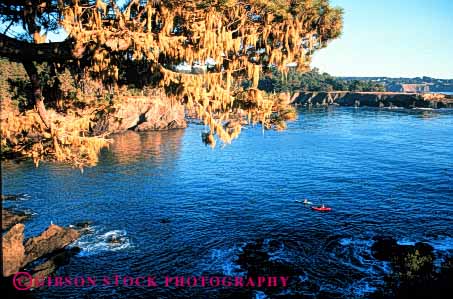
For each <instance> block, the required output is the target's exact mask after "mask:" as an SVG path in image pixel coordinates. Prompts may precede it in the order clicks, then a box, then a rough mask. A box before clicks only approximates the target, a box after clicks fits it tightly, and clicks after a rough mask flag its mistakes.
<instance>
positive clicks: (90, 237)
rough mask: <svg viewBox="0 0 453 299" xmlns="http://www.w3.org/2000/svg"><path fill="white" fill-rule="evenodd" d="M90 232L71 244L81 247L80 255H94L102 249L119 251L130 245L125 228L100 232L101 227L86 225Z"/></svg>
mask: <svg viewBox="0 0 453 299" xmlns="http://www.w3.org/2000/svg"><path fill="white" fill-rule="evenodd" d="M88 230H89V231H90V233H87V234H85V235H83V236H82V237H81V238H80V239H79V240H77V241H76V242H75V243H74V244H73V246H77V247H79V248H80V249H81V251H80V253H79V255H80V256H91V255H96V254H98V253H100V252H104V251H121V250H125V249H128V248H130V247H132V245H131V242H130V240H129V238H128V237H127V232H126V231H125V230H111V231H108V232H105V233H102V230H101V229H97V228H96V227H88Z"/></svg>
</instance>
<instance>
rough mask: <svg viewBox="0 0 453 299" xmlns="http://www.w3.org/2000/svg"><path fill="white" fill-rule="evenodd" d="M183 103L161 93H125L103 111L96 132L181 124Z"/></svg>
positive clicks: (144, 129) (181, 125)
mask: <svg viewBox="0 0 453 299" xmlns="http://www.w3.org/2000/svg"><path fill="white" fill-rule="evenodd" d="M184 117H185V115H184V106H183V105H182V104H181V103H177V102H174V101H171V100H170V99H168V98H167V97H165V95H162V96H128V97H123V98H122V99H121V101H119V102H118V103H117V104H115V105H114V106H113V108H112V109H110V111H109V112H108V113H105V114H103V115H102V116H101V117H100V119H99V121H98V122H97V123H96V126H95V127H94V131H95V133H96V134H99V133H104V132H107V133H118V132H122V131H126V130H134V131H148V130H166V129H177V128H185V127H186V126H187V125H186V121H185V119H184Z"/></svg>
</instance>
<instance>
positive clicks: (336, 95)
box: [293, 91, 453, 108]
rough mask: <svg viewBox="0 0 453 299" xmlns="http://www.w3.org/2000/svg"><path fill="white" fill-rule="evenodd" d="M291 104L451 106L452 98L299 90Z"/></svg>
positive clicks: (443, 96) (406, 106) (320, 105)
mask: <svg viewBox="0 0 453 299" xmlns="http://www.w3.org/2000/svg"><path fill="white" fill-rule="evenodd" d="M293 104H296V105H302V106H307V107H310V106H312V107H313V106H314V107H322V106H327V105H339V106H355V107H361V106H366V107H402V108H452V107H453V99H451V98H449V97H447V96H445V95H442V94H438V95H434V94H426V95H424V94H418V93H392V92H342V91H339V92H301V93H300V94H299V95H298V96H297V97H296V98H295V99H294V101H293Z"/></svg>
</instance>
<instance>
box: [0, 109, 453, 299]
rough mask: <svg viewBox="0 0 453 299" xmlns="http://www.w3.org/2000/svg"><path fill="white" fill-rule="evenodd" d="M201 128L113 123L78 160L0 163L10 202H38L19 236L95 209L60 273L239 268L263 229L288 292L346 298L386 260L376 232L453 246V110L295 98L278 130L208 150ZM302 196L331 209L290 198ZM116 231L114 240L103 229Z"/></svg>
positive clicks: (117, 291)
mask: <svg viewBox="0 0 453 299" xmlns="http://www.w3.org/2000/svg"><path fill="white" fill-rule="evenodd" d="M204 130H205V128H204V127H203V126H200V125H196V124H192V125H190V126H189V128H187V129H185V130H175V131H168V132H149V133H135V132H128V133H125V134H122V135H118V136H116V137H115V138H114V139H115V143H114V144H113V145H112V146H111V147H110V149H109V150H105V151H103V153H102V157H101V159H100V162H99V165H98V166H96V167H93V168H86V169H84V172H83V173H81V172H80V171H79V170H78V169H72V168H70V167H67V166H62V165H56V164H49V163H45V164H43V165H41V166H40V167H39V168H35V167H34V166H33V164H32V163H28V162H26V163H21V164H14V163H11V162H8V163H3V165H2V166H3V169H2V170H3V176H2V183H3V193H4V194H18V193H25V194H27V195H28V196H29V199H28V200H25V201H20V202H9V203H7V204H8V205H12V206H15V207H19V208H22V209H30V210H31V211H33V212H34V213H36V214H35V215H34V216H33V218H32V220H30V221H29V222H27V223H26V236H27V237H28V236H31V235H36V234H39V233H40V232H41V231H43V230H44V229H45V228H46V227H47V226H48V225H49V223H50V221H53V223H56V224H59V225H70V224H74V223H75V222H77V221H80V220H85V219H87V220H91V221H93V224H92V226H91V230H92V232H91V233H90V234H87V235H85V236H83V237H82V238H81V239H80V240H79V241H78V242H77V243H76V245H77V246H79V247H81V249H82V251H81V252H80V253H79V254H78V255H77V256H75V257H74V258H72V260H71V262H70V264H69V265H67V266H65V267H63V268H61V269H60V270H59V274H60V275H67V276H80V275H85V276H90V275H91V276H103V275H114V274H120V275H131V276H140V275H147V274H153V275H155V276H157V277H165V276H166V275H173V276H174V275H180V276H182V275H186V276H188V275H242V274H244V269H242V268H241V267H240V265H238V263H237V259H238V256H239V255H240V254H241V252H242V250H243V248H244V246H245V245H246V244H250V243H254V242H257V241H258V240H264V242H265V244H268V243H269V242H272V241H276V242H277V243H278V244H279V247H278V249H275V248H273V249H271V248H270V249H268V250H269V253H270V255H271V256H272V258H273V259H274V260H277V261H280V262H282V263H285V264H289V265H292V267H294V269H296V270H297V272H298V273H299V275H298V276H296V277H292V278H291V279H292V280H293V284H292V285H293V286H295V287H291V288H289V289H288V290H286V292H287V293H289V294H299V295H301V296H302V295H316V293H317V292H319V290H324V291H328V292H334V293H339V294H341V295H342V296H344V297H349V298H350V297H360V296H363V297H366V294H368V293H369V292H371V291H373V290H375V289H376V288H379V287H380V286H381V285H382V277H383V276H384V275H385V274H386V273H388V271H389V269H388V268H389V267H388V265H386V264H385V263H382V262H378V261H375V260H374V259H373V258H372V256H371V254H370V246H371V244H372V237H373V236H376V235H382V234H385V235H392V236H394V237H396V238H397V239H398V240H400V242H406V243H407V242H415V241H426V242H429V243H431V244H432V245H433V246H434V247H435V248H436V254H438V256H439V257H440V256H443V255H445V254H452V253H453V251H452V250H453V111H452V110H437V111H434V110H433V111H408V110H399V111H390V110H378V109H362V108H360V109H352V108H351V109H349V108H334V109H322V110H314V111H305V110H301V111H299V118H298V120H297V121H295V122H292V123H290V124H289V126H288V130H286V131H283V132H275V131H266V132H263V131H262V130H261V128H260V127H252V128H248V129H245V130H244V131H243V132H242V134H241V135H240V137H239V138H238V139H237V140H235V141H234V142H233V143H232V144H230V145H227V146H225V147H217V148H215V149H211V148H210V147H206V146H204V145H203V144H202V142H201V137H200V135H201V132H202V131H204ZM303 198H308V199H310V200H311V201H313V202H315V203H320V202H323V203H325V204H327V205H329V206H331V207H333V211H332V212H330V213H317V212H314V211H311V210H310V209H308V208H306V207H304V206H303V205H301V204H299V203H296V202H295V200H300V199H303ZM112 234H113V235H116V236H117V237H118V238H120V239H121V241H122V242H121V243H120V244H110V243H109V242H107V239H108V238H109V236H111V235H112ZM282 274H283V273H282ZM313 286H315V287H313ZM233 291H237V290H232V289H228V288H227V289H216V288H193V289H190V288H184V289H179V290H175V289H172V288H163V287H162V288H161V287H159V288H155V289H150V288H137V287H108V286H97V287H94V288H73V287H69V288H48V289H47V288H44V289H41V290H37V291H34V292H33V294H34V295H35V296H36V297H37V298H57V297H61V296H63V297H66V298H81V297H85V298H103V297H106V298H107V297H111V296H114V297H119V298H132V297H140V296H144V295H148V296H155V297H159V298H169V297H172V298H173V297H177V298H187V297H188V296H192V297H193V298H228V294H232V293H233ZM264 293H265V292H264ZM264 293H263V292H261V291H257V290H253V291H250V292H248V293H246V294H245V295H244V296H245V297H243V298H260V297H263V296H264V295H263V294H264ZM222 296H224V297H222ZM225 296H226V297H225ZM231 296H233V295H231ZM263 298H264V297H263Z"/></svg>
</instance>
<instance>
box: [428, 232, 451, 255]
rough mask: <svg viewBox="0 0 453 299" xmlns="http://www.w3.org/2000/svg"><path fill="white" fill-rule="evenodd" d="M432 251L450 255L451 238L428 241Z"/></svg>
mask: <svg viewBox="0 0 453 299" xmlns="http://www.w3.org/2000/svg"><path fill="white" fill-rule="evenodd" d="M428 244H430V245H431V246H432V247H434V250H437V251H440V252H444V253H451V252H452V251H453V238H452V237H448V236H441V237H438V238H436V239H434V240H430V241H428Z"/></svg>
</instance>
